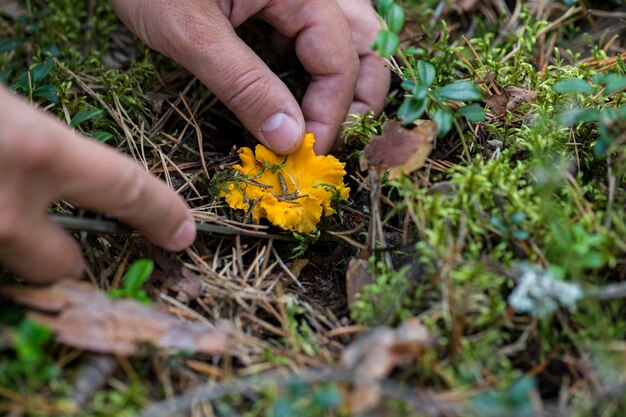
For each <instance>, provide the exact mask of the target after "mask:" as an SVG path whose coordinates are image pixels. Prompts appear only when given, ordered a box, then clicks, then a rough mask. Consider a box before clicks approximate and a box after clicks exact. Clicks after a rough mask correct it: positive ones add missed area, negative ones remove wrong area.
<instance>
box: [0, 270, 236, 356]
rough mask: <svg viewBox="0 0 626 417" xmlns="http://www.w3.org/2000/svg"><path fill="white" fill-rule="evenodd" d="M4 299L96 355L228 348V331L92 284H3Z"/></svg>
mask: <svg viewBox="0 0 626 417" xmlns="http://www.w3.org/2000/svg"><path fill="white" fill-rule="evenodd" d="M0 296H4V297H7V298H10V299H12V300H13V301H15V302H16V303H19V304H22V305H25V306H27V307H30V308H32V309H35V310H38V311H35V310H31V311H30V312H29V313H28V317H29V318H30V319H32V320H34V321H36V322H38V323H40V324H42V325H44V326H46V327H49V328H50V329H51V330H52V331H53V332H54V333H55V335H56V338H57V340H59V341H60V342H62V343H64V344H67V345H68V346H72V347H75V348H78V349H83V350H87V351H91V352H98V353H111V354H115V355H136V354H140V353H141V352H142V349H143V347H145V345H153V346H155V347H158V348H162V349H176V350H185V351H190V352H198V353H205V354H221V353H223V352H224V351H225V350H226V348H227V346H228V340H229V336H228V332H227V331H226V330H219V329H216V328H211V327H208V326H207V325H201V324H197V323H192V322H189V321H185V320H183V319H181V318H178V317H176V316H173V315H171V314H167V313H165V312H162V311H159V310H157V309H156V308H154V307H150V306H146V305H144V304H141V303H139V302H137V301H134V300H130V299H124V300H116V299H112V298H110V297H108V296H107V295H106V294H105V293H104V292H102V291H99V290H97V289H96V288H94V287H93V286H92V285H90V284H88V283H83V282H78V281H69V280H65V281H61V282H59V283H57V284H54V285H53V286H50V287H46V288H35V287H25V286H3V287H0Z"/></svg>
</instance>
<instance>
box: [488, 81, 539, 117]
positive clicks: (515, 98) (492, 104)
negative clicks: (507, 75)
mask: <svg viewBox="0 0 626 417" xmlns="http://www.w3.org/2000/svg"><path fill="white" fill-rule="evenodd" d="M535 97H537V93H535V92H534V91H530V90H525V89H523V88H519V87H513V86H511V87H506V88H505V89H504V91H502V92H501V93H499V94H494V95H492V96H487V97H485V102H486V103H487V107H489V108H490V109H491V111H492V112H493V115H494V116H495V117H502V116H504V114H505V113H506V112H507V110H509V111H510V110H514V109H515V108H517V107H518V106H519V105H520V104H522V103H525V102H528V101H532V100H533V99H534V98H535Z"/></svg>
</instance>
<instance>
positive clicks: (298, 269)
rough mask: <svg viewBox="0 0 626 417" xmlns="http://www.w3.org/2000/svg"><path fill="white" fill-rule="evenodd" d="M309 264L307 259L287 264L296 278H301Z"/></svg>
mask: <svg viewBox="0 0 626 417" xmlns="http://www.w3.org/2000/svg"><path fill="white" fill-rule="evenodd" d="M308 264H309V260H308V259H306V258H299V259H296V260H295V261H293V262H289V263H288V264H287V268H288V269H289V270H290V271H291V273H292V274H293V276H294V277H296V278H300V274H302V270H303V269H304V267H306V266H307V265H308Z"/></svg>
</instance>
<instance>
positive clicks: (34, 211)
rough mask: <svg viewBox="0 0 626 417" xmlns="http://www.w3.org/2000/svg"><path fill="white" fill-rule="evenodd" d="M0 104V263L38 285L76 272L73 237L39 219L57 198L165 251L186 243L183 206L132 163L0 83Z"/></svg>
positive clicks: (187, 219) (188, 224) (79, 268)
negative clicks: (131, 228)
mask: <svg viewBox="0 0 626 417" xmlns="http://www.w3.org/2000/svg"><path fill="white" fill-rule="evenodd" d="M0 109H2V111H0V264H2V265H6V266H7V267H9V269H11V270H12V271H13V272H14V273H16V274H17V275H19V276H20V277H22V278H25V279H29V280H32V281H35V282H38V283H47V282H52V281H54V280H57V279H61V278H77V277H80V276H81V275H82V273H83V261H82V257H81V254H80V251H79V248H78V246H77V244H76V242H75V240H74V239H73V238H72V237H71V236H69V235H68V234H67V233H65V231H64V230H62V229H61V228H60V227H59V226H57V225H56V224H54V223H52V222H51V221H50V220H48V218H47V213H46V211H47V207H48V205H49V203H50V202H52V201H54V200H59V199H64V200H68V201H72V202H75V203H78V204H79V205H80V206H81V207H85V208H89V209H93V210H97V211H99V212H102V213H106V214H108V215H111V216H114V217H117V218H119V219H121V220H122V221H124V222H125V223H128V224H129V225H132V226H134V227H136V228H137V229H138V230H139V231H140V232H142V233H143V234H144V235H145V236H146V237H147V238H148V239H150V240H152V241H153V242H154V243H156V244H158V245H160V246H162V247H164V248H166V249H170V250H180V249H183V248H185V247H187V246H189V245H190V244H191V243H192V242H193V239H194V237H195V225H194V222H193V220H192V218H191V215H190V213H189V211H188V210H187V207H186V205H185V203H184V202H183V201H182V200H181V199H180V198H179V197H178V196H177V195H176V194H175V193H174V192H173V191H172V190H170V189H169V188H168V187H167V186H166V185H165V184H163V183H162V182H161V181H159V180H158V179H156V178H155V177H153V176H151V175H149V174H148V173H147V172H146V171H145V170H144V169H143V168H142V167H141V166H140V165H139V164H137V163H136V162H135V161H133V160H132V159H130V158H129V157H126V156H124V155H121V154H119V153H117V152H115V151H114V150H112V149H111V148H109V147H107V146H104V145H102V144H100V143H97V142H96V141H94V140H92V139H88V138H84V137H81V136H79V135H78V134H77V133H75V132H74V131H72V130H71V129H69V128H68V127H67V126H65V125H63V124H62V123H60V122H59V121H58V120H56V119H54V118H53V117H51V116H49V115H46V114H44V113H43V112H40V111H39V110H36V109H35V108H33V107H32V106H30V105H28V104H27V103H26V102H24V101H23V100H22V99H20V98H18V97H15V96H14V95H13V94H11V93H9V92H8V91H7V90H6V89H5V88H3V87H1V86H0Z"/></svg>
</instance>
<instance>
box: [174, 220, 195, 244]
mask: <svg viewBox="0 0 626 417" xmlns="http://www.w3.org/2000/svg"><path fill="white" fill-rule="evenodd" d="M195 238H196V224H195V223H194V222H193V221H191V220H185V221H184V222H183V223H182V224H181V225H180V226H178V230H176V233H174V237H172V240H171V241H170V247H171V249H172V250H181V249H185V248H186V247H187V246H189V245H191V244H192V243H193V241H194V240H195Z"/></svg>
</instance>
